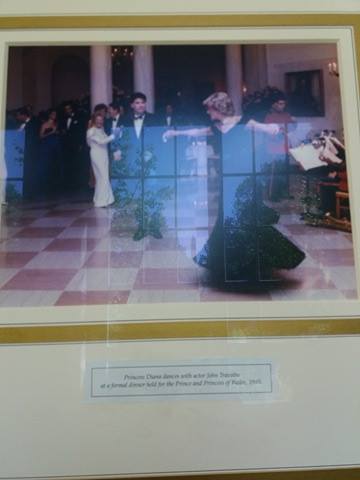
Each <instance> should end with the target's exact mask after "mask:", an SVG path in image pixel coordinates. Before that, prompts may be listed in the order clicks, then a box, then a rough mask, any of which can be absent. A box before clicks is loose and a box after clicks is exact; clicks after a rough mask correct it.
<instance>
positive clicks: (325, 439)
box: [0, 0, 360, 479]
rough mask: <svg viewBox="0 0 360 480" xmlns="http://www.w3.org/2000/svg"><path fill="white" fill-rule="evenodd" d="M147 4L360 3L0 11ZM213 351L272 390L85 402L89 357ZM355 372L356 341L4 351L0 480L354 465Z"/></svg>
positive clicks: (335, 7)
mask: <svg viewBox="0 0 360 480" xmlns="http://www.w3.org/2000/svg"><path fill="white" fill-rule="evenodd" d="M150 3H151V12H152V13H156V12H161V13H166V12H170V13H175V12H191V11H193V12H194V11H203V12H205V11H206V9H211V8H213V9H214V11H218V12H219V11H223V12H224V11H238V12H240V11H249V10H250V11H256V10H258V11H261V10H263V9H265V10H267V11H268V10H269V9H270V5H271V8H272V9H273V11H281V10H282V9H284V10H285V11H288V10H289V5H290V4H291V5H294V9H297V10H299V9H300V8H301V7H302V8H303V9H305V10H306V9H309V10H311V11H320V10H321V9H322V8H325V9H326V10H328V11H344V10H347V11H357V12H359V13H360V6H359V3H358V0H353V1H329V0H326V1H310V0H307V1H303V2H289V1H288V0H286V1H283V2H280V1H272V2H269V1H268V0H263V1H260V0H258V1H256V0H253V1H252V2H248V1H246V2H243V1H242V2H239V1H229V0H228V1H225V0H223V1H222V2H218V1H216V2H215V1H209V0H208V1H206V2H201V1H199V2H197V3H195V2H192V3H191V2H186V3H185V2H178V1H173V2H172V3H170V2H168V1H166V2H165V1H156V0H153V1H152V2H149V1H148V0H143V1H137V2H132V3H130V2H119V1H111V0H108V1H107V2H106V3H102V4H100V3H99V2H98V1H90V0H86V2H85V1H77V2H70V1H63V2H61V3H60V2H56V3H55V2H54V3H49V2H45V1H40V0H32V1H31V2H29V1H27V0H23V1H19V0H13V1H12V2H9V1H8V0H1V1H0V12H2V13H3V14H5V15H8V14H17V15H24V14H43V15H45V14H51V13H64V14H66V13H69V12H72V13H79V14H80V13H87V14H96V12H99V9H101V10H102V12H104V13H108V14H111V13H114V12H117V13H121V12H124V13H141V12H149V10H150V7H149V5H150ZM217 356H221V357H224V358H227V357H228V358H230V357H231V358H234V357H236V358H260V357H262V358H264V357H266V358H268V359H272V360H273V361H274V364H276V366H277V376H278V380H279V385H280V390H281V395H280V396H279V397H278V398H277V399H276V400H274V402H273V403H268V404H262V403H260V404H256V405H255V404H246V403H245V404H244V403H241V402H234V401H230V402H225V403H222V402H220V401H217V400H215V399H214V400H210V401H209V402H206V403H205V404H201V403H200V402H195V401H188V400H186V401H179V402H175V401H174V402H171V401H170V402H166V401H164V402H160V403H157V402H148V403H145V404H139V403H130V404H125V405H124V404H117V403H114V404H110V405H105V406H104V405H103V404H97V405H94V404H87V403H86V402H84V399H83V395H82V393H83V390H82V382H83V368H84V365H85V364H86V361H100V360H106V359H109V360H110V361H121V360H128V359H134V358H136V359H137V360H138V361H154V360H157V361H168V360H169V359H170V360H181V359H184V357H185V358H188V359H189V358H193V359H198V358H213V357H217ZM359 365H360V338H359V337H342V338H340V337H338V338H330V339H329V338H324V337H323V338H296V339H272V340H270V339H267V340H266V339H252V340H247V339H245V338H243V339H240V340H235V339H229V340H224V341H221V342H216V341H198V342H195V341H194V342H159V343H155V344H154V343H147V342H145V343H113V344H112V343H109V344H101V343H98V344H72V345H58V346H51V345H43V346H26V347H24V346H22V347H19V346H6V347H1V348H0V368H1V374H0V378H1V397H0V412H1V429H0V444H1V446H2V447H1V449H0V478H7V479H9V478H14V477H15V476H16V477H17V478H24V477H30V476H32V477H33V478H38V477H40V476H43V478H44V477H45V478H46V477H48V476H49V475H53V474H54V475H70V474H74V475H81V474H83V475H86V474H89V473H91V474H93V475H96V474H100V473H101V474H109V475H110V474H115V473H136V472H142V471H147V472H150V471H151V472H158V471H159V470H162V471H163V472H164V471H165V472H166V471H184V470H188V469H189V468H190V469H193V470H196V469H197V470H209V469H210V470H211V469H216V468H218V469H219V468H220V469H221V468H223V469H228V468H233V469H239V468H246V469H256V468H279V467H284V468H286V467H289V466H295V465H296V466H299V467H301V466H316V465H318V466H321V465H339V464H346V465H349V464H359V463H360V438H359V432H360V416H359V412H360V409H359V405H360V402H359V398H360V385H359V382H358V378H359V372H358V366H359ZM344 478H346V474H345V475H344Z"/></svg>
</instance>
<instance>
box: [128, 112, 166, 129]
mask: <svg viewBox="0 0 360 480" xmlns="http://www.w3.org/2000/svg"><path fill="white" fill-rule="evenodd" d="M123 125H124V127H134V115H133V114H131V115H127V116H126V117H124V122H123ZM158 125H159V123H158V121H157V118H156V116H155V115H154V114H153V113H149V112H145V113H144V122H143V127H156V126H158Z"/></svg>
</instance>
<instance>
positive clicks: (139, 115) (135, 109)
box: [124, 92, 157, 140]
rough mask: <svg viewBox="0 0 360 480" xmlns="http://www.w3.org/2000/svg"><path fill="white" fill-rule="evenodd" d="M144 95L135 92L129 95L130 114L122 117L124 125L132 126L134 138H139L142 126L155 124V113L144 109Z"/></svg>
mask: <svg viewBox="0 0 360 480" xmlns="http://www.w3.org/2000/svg"><path fill="white" fill-rule="evenodd" d="M146 100H147V99H146V95H145V94H144V93H141V92H135V93H133V94H132V95H131V97H130V109H131V112H130V115H128V116H127V117H125V118H124V126H125V127H130V128H134V131H135V134H136V138H137V139H138V140H140V138H141V136H142V134H143V130H144V127H153V126H156V125H157V122H156V118H155V115H154V114H153V113H149V112H147V111H146Z"/></svg>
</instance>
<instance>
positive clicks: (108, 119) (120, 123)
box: [104, 116, 124, 135]
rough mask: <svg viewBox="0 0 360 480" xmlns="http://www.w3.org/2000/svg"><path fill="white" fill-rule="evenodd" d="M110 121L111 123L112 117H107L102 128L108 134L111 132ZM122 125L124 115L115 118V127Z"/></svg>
mask: <svg viewBox="0 0 360 480" xmlns="http://www.w3.org/2000/svg"><path fill="white" fill-rule="evenodd" d="M112 123H113V119H112V118H107V119H106V120H105V124H104V130H105V133H106V134H107V135H110V134H111V129H112ZM122 126H124V117H122V116H120V117H119V118H118V119H117V122H116V128H119V127H122Z"/></svg>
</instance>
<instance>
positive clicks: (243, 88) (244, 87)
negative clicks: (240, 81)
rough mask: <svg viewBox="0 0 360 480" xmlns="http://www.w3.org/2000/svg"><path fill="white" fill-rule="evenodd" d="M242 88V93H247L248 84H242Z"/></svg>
mask: <svg viewBox="0 0 360 480" xmlns="http://www.w3.org/2000/svg"><path fill="white" fill-rule="evenodd" d="M241 90H242V93H243V94H244V95H246V94H247V86H246V85H245V84H244V85H243V86H242V89H241Z"/></svg>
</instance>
